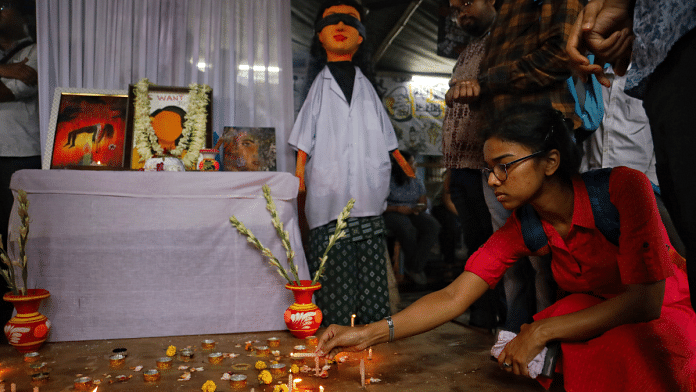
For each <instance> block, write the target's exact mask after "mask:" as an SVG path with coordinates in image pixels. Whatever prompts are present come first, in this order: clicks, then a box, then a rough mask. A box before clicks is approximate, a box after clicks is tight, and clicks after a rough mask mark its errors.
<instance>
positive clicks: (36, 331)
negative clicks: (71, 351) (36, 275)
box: [2, 289, 51, 353]
mask: <svg viewBox="0 0 696 392" xmlns="http://www.w3.org/2000/svg"><path fill="white" fill-rule="evenodd" d="M50 296H51V294H50V293H49V292H48V290H44V289H29V290H27V295H14V294H12V293H7V294H5V295H4V296H3V297H2V299H3V300H5V301H7V302H10V303H11V304H12V305H14V307H15V310H17V315H16V316H14V317H12V318H11V319H10V321H8V322H7V324H5V336H7V340H8V341H9V342H10V344H11V345H13V346H14V348H16V349H17V350H18V351H19V352H21V353H29V352H32V351H36V350H38V349H39V347H41V345H42V344H43V342H45V341H46V338H47V337H48V332H49V331H50V330H51V322H50V321H48V318H47V317H46V316H44V315H43V314H41V313H39V305H40V304H41V300H43V299H46V298H48V297H50Z"/></svg>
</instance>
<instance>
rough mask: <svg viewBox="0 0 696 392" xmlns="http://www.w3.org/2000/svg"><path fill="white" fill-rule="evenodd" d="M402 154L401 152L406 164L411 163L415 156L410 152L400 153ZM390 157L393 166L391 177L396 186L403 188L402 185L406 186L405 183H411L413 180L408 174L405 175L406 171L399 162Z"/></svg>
mask: <svg viewBox="0 0 696 392" xmlns="http://www.w3.org/2000/svg"><path fill="white" fill-rule="evenodd" d="M400 152H401V156H402V157H404V160H405V161H406V163H408V161H410V160H411V158H413V154H411V153H410V152H408V151H400ZM389 157H390V158H391V165H392V166H391V176H392V178H393V179H394V182H395V183H396V185H399V186H401V185H404V184H405V183H407V182H408V181H410V180H411V178H410V177H409V176H407V175H406V173H404V169H402V168H401V166H400V165H399V162H397V161H396V159H394V156H392V155H390V156H389Z"/></svg>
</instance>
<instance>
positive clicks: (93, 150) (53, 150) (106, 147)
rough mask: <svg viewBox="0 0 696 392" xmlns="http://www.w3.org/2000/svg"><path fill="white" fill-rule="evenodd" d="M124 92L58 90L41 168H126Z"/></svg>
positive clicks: (126, 108) (125, 108)
mask: <svg viewBox="0 0 696 392" xmlns="http://www.w3.org/2000/svg"><path fill="white" fill-rule="evenodd" d="M127 111H128V94H127V92H126V91H125V90H92V89H80V88H61V87H57V88H56V89H55V92H54V96H53V105H52V107H51V117H50V119H49V132H48V135H47V137H46V154H45V156H44V160H43V163H42V167H43V168H44V169H111V170H120V169H124V168H127V151H126V148H125V147H126V118H127Z"/></svg>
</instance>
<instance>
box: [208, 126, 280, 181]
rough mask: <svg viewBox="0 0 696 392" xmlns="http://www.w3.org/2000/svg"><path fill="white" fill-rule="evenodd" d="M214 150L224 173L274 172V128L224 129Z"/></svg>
mask: <svg viewBox="0 0 696 392" xmlns="http://www.w3.org/2000/svg"><path fill="white" fill-rule="evenodd" d="M214 149H215V150H217V149H219V151H220V156H221V158H222V159H221V161H222V168H223V170H224V171H276V136H275V128H255V127H225V128H223V131H222V135H221V136H220V138H219V139H218V140H217V143H216V144H215V147H214Z"/></svg>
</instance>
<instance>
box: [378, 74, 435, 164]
mask: <svg viewBox="0 0 696 392" xmlns="http://www.w3.org/2000/svg"><path fill="white" fill-rule="evenodd" d="M447 82H448V79H446V78H432V77H428V78H398V77H377V84H378V86H379V88H380V89H381V90H382V91H383V92H384V93H383V98H382V100H383V103H384V106H385V108H386V109H387V113H389V117H390V118H391V121H392V125H393V126H394V131H395V132H396V136H397V138H398V139H399V149H404V150H409V151H411V152H414V153H418V154H420V155H442V120H443V119H444V117H445V93H447V89H448V84H447Z"/></svg>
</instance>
